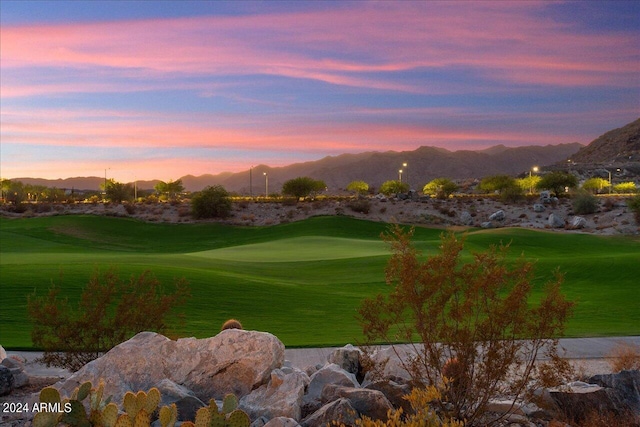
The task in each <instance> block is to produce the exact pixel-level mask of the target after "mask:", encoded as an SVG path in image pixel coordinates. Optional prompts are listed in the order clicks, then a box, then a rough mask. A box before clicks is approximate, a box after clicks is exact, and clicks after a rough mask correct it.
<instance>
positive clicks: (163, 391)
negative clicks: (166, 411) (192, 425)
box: [155, 378, 207, 420]
mask: <svg viewBox="0 0 640 427" xmlns="http://www.w3.org/2000/svg"><path fill="white" fill-rule="evenodd" d="M155 387H157V388H158V390H159V391H160V396H162V400H161V402H160V406H165V405H170V404H172V403H175V405H176V408H177V409H178V414H180V419H182V420H194V419H195V418H196V413H197V412H198V409H200V408H202V407H204V406H207V405H205V403H204V402H203V401H202V400H200V399H198V398H197V397H196V396H195V395H194V394H193V392H192V391H191V390H189V389H187V388H186V387H183V386H181V385H179V384H176V383H174V382H173V381H171V380H169V379H167V378H165V379H163V380H162V381H160V382H159V383H158V384H156V385H155Z"/></svg>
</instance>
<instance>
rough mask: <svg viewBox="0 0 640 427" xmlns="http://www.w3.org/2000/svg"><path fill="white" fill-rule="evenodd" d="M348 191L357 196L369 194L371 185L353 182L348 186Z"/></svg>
mask: <svg viewBox="0 0 640 427" xmlns="http://www.w3.org/2000/svg"><path fill="white" fill-rule="evenodd" d="M347 191H351V192H354V193H356V194H367V193H368V192H369V184H367V183H366V182H364V181H351V182H350V183H349V185H347Z"/></svg>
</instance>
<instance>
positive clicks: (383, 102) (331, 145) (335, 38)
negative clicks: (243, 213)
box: [0, 0, 640, 181]
mask: <svg viewBox="0 0 640 427" xmlns="http://www.w3.org/2000/svg"><path fill="white" fill-rule="evenodd" d="M0 21H1V24H2V29H1V30H0V31H1V34H0V36H1V38H0V40H1V42H0V54H1V55H0V57H1V61H0V71H1V73H0V84H1V88H2V90H1V91H0V103H1V107H2V108H1V111H0V119H1V122H0V125H1V128H0V142H1V145H0V174H1V175H2V177H3V178H15V177H25V176H31V177H43V178H66V177H72V176H90V175H98V176H101V175H102V173H103V171H104V169H107V168H108V169H109V171H110V172H109V173H110V175H112V176H113V178H115V179H117V180H122V181H130V180H133V179H152V178H158V179H164V180H168V179H177V178H179V177H180V176H182V175H185V174H194V175H200V174H205V173H213V174H215V173H220V172H223V171H232V172H237V171H241V170H246V169H248V168H249V166H251V165H257V164H268V165H270V166H279V165H286V164H290V163H293V162H299V161H307V160H315V159H319V158H322V157H325V156H327V155H338V154H341V153H344V152H350V153H357V152H364V151H386V150H395V151H405V150H414V149H416V148H418V147H420V146H423V145H429V146H438V147H443V148H447V149H450V150H460V149H482V148H487V147H489V146H492V145H496V144H504V145H507V146H522V145H546V144H560V143H568V142H575V141H577V142H581V143H584V144H587V143H589V142H590V141H591V140H593V139H595V138H596V137H598V136H599V135H601V134H602V133H604V132H606V131H608V130H610V129H613V128H616V127H620V126H623V125H625V124H627V123H629V122H631V121H633V120H635V119H637V118H638V117H640V2H638V1H623V2H611V1H607V2H597V1H589V2H546V1H541V2H537V1H528V2H519V1H516V2H504V1H500V2H409V1H406V2H384V1H380V2H366V1H357V2H334V1H330V2H319V1H315V2H304V1H295V2H276V1H271V2H252V1H243V2H218V1H216V2H207V1H197V2H174V1H159V2H148V1H140V2H129V1H113V2H100V1H86V2H82V1H71V2H65V1H54V2H40V1H27V2H25V1H6V0H2V1H1V7H0Z"/></svg>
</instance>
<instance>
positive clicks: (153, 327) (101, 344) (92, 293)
mask: <svg viewBox="0 0 640 427" xmlns="http://www.w3.org/2000/svg"><path fill="white" fill-rule="evenodd" d="M188 297H189V287H188V285H187V282H186V281H185V280H184V279H180V280H176V281H175V282H174V284H173V286H172V289H171V292H169V291H166V290H165V289H164V287H163V286H162V284H161V283H160V281H158V279H156V277H155V276H154V275H153V274H152V273H151V272H150V271H145V272H143V273H142V274H140V276H137V277H136V276H131V278H129V280H122V279H120V277H118V275H117V274H116V272H115V270H113V269H110V270H108V271H107V272H106V273H103V274H100V273H99V272H98V271H96V272H94V273H93V275H92V276H91V278H90V279H89V282H88V283H87V285H86V286H85V288H84V289H83V290H82V293H81V294H80V298H79V301H78V305H77V307H76V308H74V307H73V306H72V305H71V303H70V302H69V300H68V299H67V298H63V297H61V296H60V288H59V287H57V286H55V284H54V285H53V286H52V287H51V288H50V289H49V292H48V294H47V295H46V296H37V295H36V294H35V293H33V294H31V295H29V297H28V300H27V310H28V315H29V318H30V319H31V321H32V322H33V324H34V326H33V330H32V331H31V339H32V341H33V344H34V346H35V347H37V348H41V349H43V350H44V355H43V356H42V359H41V360H42V361H43V362H44V363H46V364H47V366H56V367H60V368H66V369H69V370H71V371H77V370H78V369H80V368H81V367H82V366H84V365H85V364H87V363H88V362H90V361H92V360H93V359H96V358H98V357H99V356H100V353H102V352H104V351H107V350H109V349H111V348H112V347H114V346H116V345H118V344H120V343H121V342H123V341H126V340H127V339H129V338H131V337H132V336H133V335H135V334H137V333H138V332H142V331H156V332H160V333H167V332H169V331H170V326H169V322H170V321H171V320H179V318H180V315H177V314H175V313H174V310H175V309H176V308H178V307H179V306H180V305H182V304H184V303H185V302H186V300H187V298H188Z"/></svg>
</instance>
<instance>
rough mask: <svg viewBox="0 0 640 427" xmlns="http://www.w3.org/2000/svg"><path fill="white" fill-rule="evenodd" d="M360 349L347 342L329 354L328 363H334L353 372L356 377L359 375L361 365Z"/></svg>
mask: <svg viewBox="0 0 640 427" xmlns="http://www.w3.org/2000/svg"><path fill="white" fill-rule="evenodd" d="M361 357H362V350H360V349H359V348H357V347H354V346H352V345H351V344H347V345H346V346H344V347H342V348H339V349H337V350H335V351H334V352H333V353H331V354H330V355H329V359H328V361H329V363H335V364H336V365H338V366H339V367H340V368H342V369H344V370H345V371H347V372H350V373H352V374H354V375H355V376H356V377H357V376H358V375H360V371H361V365H360V358H361Z"/></svg>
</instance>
